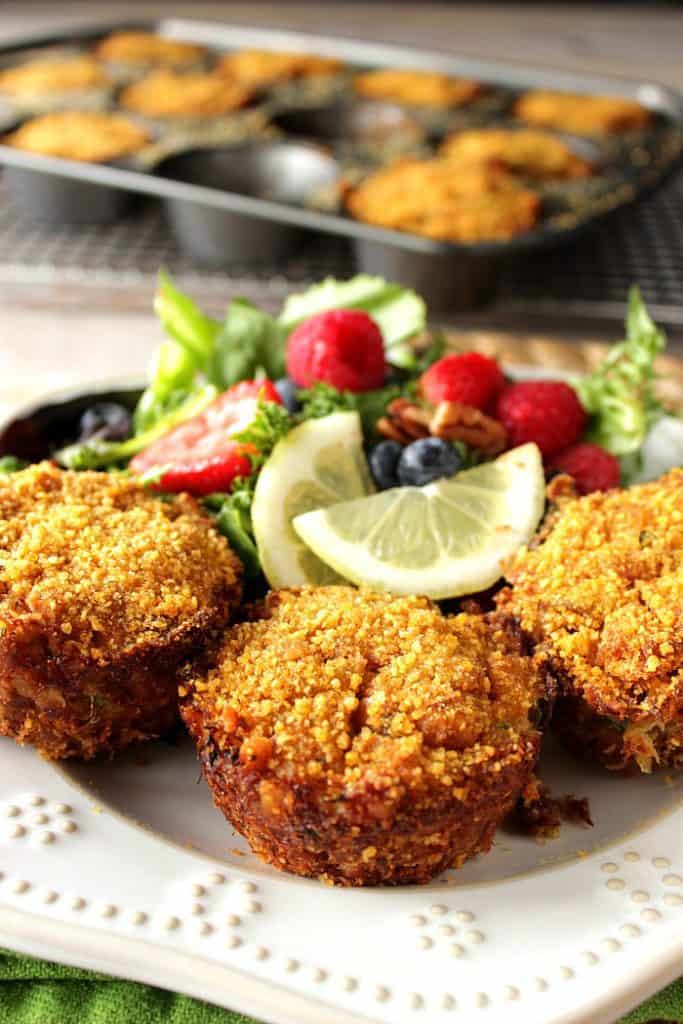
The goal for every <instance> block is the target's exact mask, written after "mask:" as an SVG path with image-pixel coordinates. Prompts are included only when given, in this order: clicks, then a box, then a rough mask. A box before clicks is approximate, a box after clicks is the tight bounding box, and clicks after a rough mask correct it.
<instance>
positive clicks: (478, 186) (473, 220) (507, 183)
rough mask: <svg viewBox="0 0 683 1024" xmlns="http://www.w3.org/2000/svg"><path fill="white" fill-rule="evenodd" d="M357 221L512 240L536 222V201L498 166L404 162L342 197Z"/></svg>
mask: <svg viewBox="0 0 683 1024" xmlns="http://www.w3.org/2000/svg"><path fill="white" fill-rule="evenodd" d="M346 205H347V208H348V210H349V213H350V214H351V215H352V216H353V217H355V218H356V220H361V221H365V223H366V224H375V225H377V226H378V227H384V228H391V229H393V230H395V231H409V232H411V233H412V234H416V235H425V236H426V237H427V238H434V239H437V240H439V241H448V242H485V241H502V240H505V239H508V238H513V237H514V236H515V235H518V234H520V233H521V232H523V231H529V230H530V229H531V228H532V227H534V225H535V224H536V222H537V220H538V218H539V215H540V211H541V200H540V197H539V196H538V195H537V194H536V193H535V192H532V191H530V190H529V189H526V188H523V187H522V186H521V185H520V184H519V183H518V182H517V181H516V180H515V179H514V178H512V177H510V176H509V175H507V174H505V173H504V172H502V171H501V170H500V169H499V168H490V167H483V166H479V167H476V166H475V167H470V168H459V167H457V168H456V167H454V165H453V163H452V162H450V161H448V160H403V161H399V162H397V163H394V164H391V165H390V166H388V167H384V168H381V169H380V170H378V171H376V172H375V173H374V174H370V175H369V176H368V177H367V178H366V179H365V180H364V181H362V182H361V184H360V185H358V186H357V187H356V188H354V189H352V190H351V191H350V192H349V194H348V195H347V198H346Z"/></svg>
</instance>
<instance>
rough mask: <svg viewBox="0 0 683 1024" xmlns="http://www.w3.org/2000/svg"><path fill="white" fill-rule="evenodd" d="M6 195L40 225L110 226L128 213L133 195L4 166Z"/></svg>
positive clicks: (27, 216) (17, 208) (19, 209)
mask: <svg viewBox="0 0 683 1024" xmlns="http://www.w3.org/2000/svg"><path fill="white" fill-rule="evenodd" d="M4 181H5V186H6V189H7V195H8V196H9V200H10V202H11V204H12V206H13V207H14V208H15V209H16V210H17V211H18V212H19V213H20V214H21V215H22V216H23V217H26V219H27V220H30V221H34V222H37V223H40V224H46V225H53V226H55V227H58V226H59V225H62V224H66V225H74V226H76V225H79V224H93V225H94V224H110V223H111V222H112V221H115V220H118V219H119V218H120V217H123V216H124V215H125V214H126V213H128V212H129V210H130V208H131V205H132V203H133V201H134V198H135V197H134V195H133V193H132V192H124V191H122V190H120V189H113V188H110V187H109V186H108V185H100V184H97V183H95V182H92V181H81V180H78V179H76V178H65V177H61V176H60V175H56V174H45V173H44V172H43V171H41V170H40V169H35V170H34V169H32V168H28V167H12V166H11V165H10V166H7V167H6V168H5V170H4Z"/></svg>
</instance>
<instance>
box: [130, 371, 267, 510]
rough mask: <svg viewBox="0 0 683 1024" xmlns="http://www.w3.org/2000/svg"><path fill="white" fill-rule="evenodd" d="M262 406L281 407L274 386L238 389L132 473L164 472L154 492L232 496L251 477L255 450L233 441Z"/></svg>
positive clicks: (139, 461) (143, 458)
mask: <svg viewBox="0 0 683 1024" xmlns="http://www.w3.org/2000/svg"><path fill="white" fill-rule="evenodd" d="M259 401H266V402H281V399H280V396H279V395H278V393H277V391H276V389H275V386H274V385H273V384H272V382H271V381H242V382H241V383H240V384H236V385H235V387H233V388H230V389H229V390H228V391H226V392H225V393H224V394H222V395H220V396H219V397H218V398H217V399H216V400H215V401H213V402H212V403H211V405H208V406H207V407H206V409H204V411H203V412H201V413H199V414H198V415H197V416H193V417H192V419H189V420H186V421H185V422H184V423H180V424H179V425H178V426H177V427H175V428H174V429H173V430H170V431H169V432H168V434H164V435H163V436H162V437H160V438H159V439H158V440H157V441H154V443H153V444H151V445H149V447H148V448H145V450H144V451H142V452H140V454H139V455H136V456H135V458H134V459H133V460H132V461H131V463H130V470H131V472H132V473H133V474H135V475H136V476H141V475H142V474H143V473H145V474H146V473H149V472H150V471H152V470H154V469H156V468H159V469H163V470H164V472H163V475H162V476H161V477H160V479H159V481H158V483H155V486H156V487H158V488H159V489H160V490H164V491H189V492H190V493H191V494H199V495H203V494H211V493H212V492H214V491H226V490H229V489H230V485H231V483H232V481H233V480H234V479H235V478H236V477H238V476H248V475H249V474H250V473H251V460H250V459H249V452H250V451H253V449H252V448H251V447H250V446H248V445H244V444H238V443H237V442H235V441H233V440H231V438H233V437H235V435H236V434H239V433H241V432H242V431H243V430H245V429H246V428H247V427H248V426H249V425H250V424H251V423H252V422H253V420H254V417H255V415H256V410H257V407H258V403H259Z"/></svg>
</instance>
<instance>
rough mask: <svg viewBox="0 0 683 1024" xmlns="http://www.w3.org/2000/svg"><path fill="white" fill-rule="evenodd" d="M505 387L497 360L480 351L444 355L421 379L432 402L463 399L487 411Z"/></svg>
mask: <svg viewBox="0 0 683 1024" xmlns="http://www.w3.org/2000/svg"><path fill="white" fill-rule="evenodd" d="M504 387H505V378H504V377H503V372H502V370H501V368H500V366H499V365H498V363H497V362H496V360H495V359H491V358H490V357H489V356H483V355H481V353H480V352H462V353H458V354H454V355H451V356H444V358H443V359H439V361H438V362H436V363H434V365H433V366H430V367H429V369H428V370H426V371H425V372H424V373H423V374H422V377H421V378H420V391H421V393H422V394H423V395H424V397H425V398H426V399H427V401H428V402H431V403H432V405H438V404H439V402H462V403H463V404H464V405H473V406H474V408H475V409H480V410H481V411H482V412H486V411H487V410H488V409H490V407H491V405H492V404H493V402H495V400H496V398H498V395H499V394H500V393H501V391H502V390H503V388H504Z"/></svg>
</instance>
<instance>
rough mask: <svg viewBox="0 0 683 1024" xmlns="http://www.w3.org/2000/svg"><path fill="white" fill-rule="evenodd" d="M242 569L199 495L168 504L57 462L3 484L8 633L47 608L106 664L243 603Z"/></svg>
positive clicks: (60, 632)
mask: <svg viewBox="0 0 683 1024" xmlns="http://www.w3.org/2000/svg"><path fill="white" fill-rule="evenodd" d="M239 575H240V563H239V561H238V559H237V557H236V556H235V555H234V554H233V553H232V551H231V550H230V548H229V547H228V544H227V542H226V541H225V539H224V538H223V537H222V536H221V535H220V534H219V533H218V532H217V531H216V530H215V529H214V528H213V526H212V524H211V522H210V520H209V518H208V516H207V515H205V514H204V512H203V511H201V510H200V508H199V507H198V505H197V504H196V502H195V501H194V500H193V499H192V498H190V497H189V496H188V495H180V496H178V497H175V498H173V499H172V500H169V501H165V500H161V499H159V498H155V497H152V496H150V495H149V494H148V493H147V492H145V490H144V489H143V488H142V487H140V486H139V485H137V484H134V483H132V482H131V481H129V480H126V479H124V478H122V477H119V476H117V475H114V474H107V473H73V472H65V471H62V470H59V469H57V468H56V467H55V466H53V465H52V464H50V463H47V462H43V463H39V464H37V465H35V466H31V467H29V468H28V469H26V470H23V471H22V472H20V473H15V474H13V475H12V476H9V477H7V478H6V480H5V481H4V482H3V483H2V484H0V633H1V627H2V620H3V617H5V616H13V615H25V614H31V615H35V616H38V617H39V618H40V620H41V621H42V622H43V624H44V626H45V628H46V630H48V631H49V633H50V635H54V634H56V635H57V636H61V637H62V638H63V645H67V646H68V648H69V650H70V651H71V652H72V653H73V654H75V655H78V656H80V657H82V658H86V659H94V660H95V661H97V662H99V663H106V662H108V661H109V660H110V659H112V658H119V657H121V656H124V655H125V654H126V653H128V652H129V651H131V650H132V649H134V648H135V647H136V646H137V645H139V644H142V643H155V642H159V641H162V640H165V639H167V638H168V637H169V635H172V634H174V633H175V631H176V630H182V629H183V628H184V627H185V626H186V625H187V624H188V623H189V622H190V620H195V621H196V620H197V618H198V617H199V618H201V616H202V614H203V613H205V612H206V610H207V609H208V608H209V607H210V606H212V604H214V603H215V602H216V600H218V599H222V598H225V599H226V600H227V599H228V598H229V596H230V595H232V596H233V598H235V599H236V597H237V594H238V591H239V585H238V584H239Z"/></svg>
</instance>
